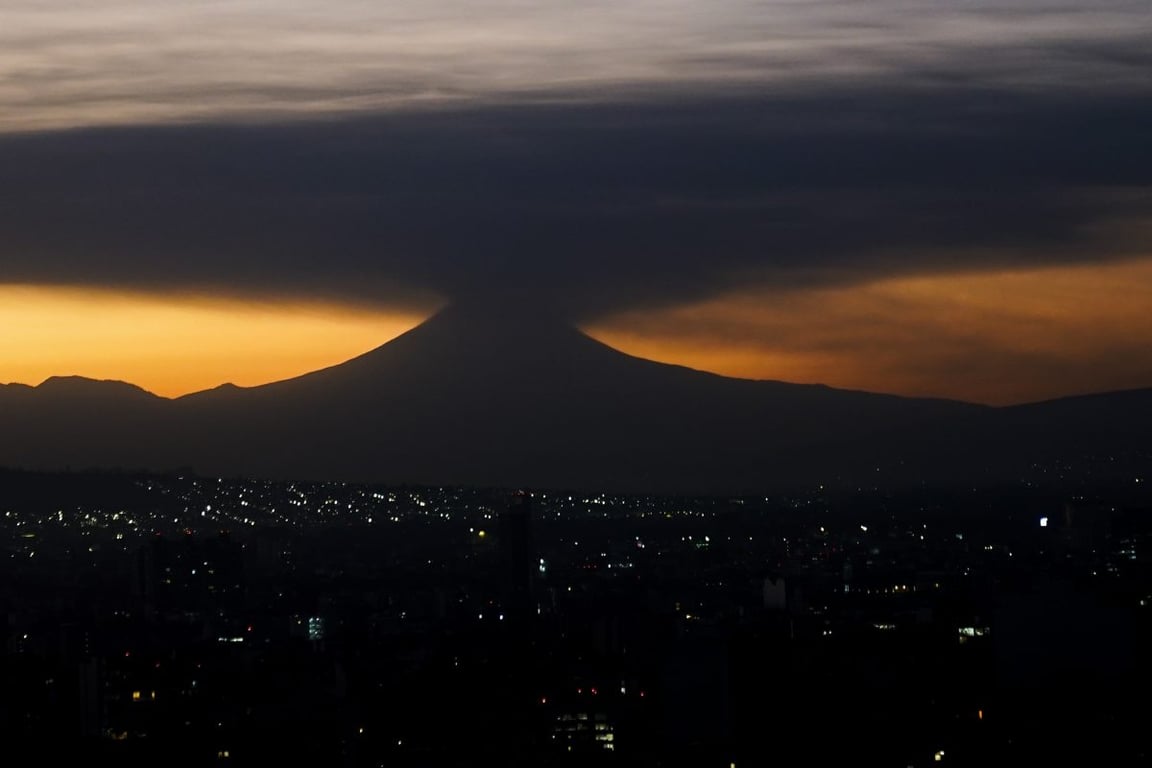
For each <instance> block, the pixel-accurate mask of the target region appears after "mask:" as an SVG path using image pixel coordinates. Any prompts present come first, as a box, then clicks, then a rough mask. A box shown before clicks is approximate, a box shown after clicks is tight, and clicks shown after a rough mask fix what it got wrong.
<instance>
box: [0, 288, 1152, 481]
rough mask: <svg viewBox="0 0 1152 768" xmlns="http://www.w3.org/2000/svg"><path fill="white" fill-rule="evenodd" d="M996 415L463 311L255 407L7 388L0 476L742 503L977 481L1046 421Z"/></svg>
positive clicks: (232, 398)
mask: <svg viewBox="0 0 1152 768" xmlns="http://www.w3.org/2000/svg"><path fill="white" fill-rule="evenodd" d="M1137 399H1138V401H1139V403H1141V404H1144V403H1146V401H1147V400H1148V398H1147V397H1146V394H1142V395H1140V397H1138V398H1137ZM1064 408H1065V410H1068V408H1069V406H1067V405H1065V406H1064ZM1010 410H1011V409H993V408H988V407H984V406H978V405H972V404H968V403H960V402H955V401H947V400H931V399H914V398H903V397H897V396H892V395H880V394H872V393H865V392H854V391H847V390H838V389H833V388H829V387H825V386H820V385H801V384H789V383H783V382H775V381H750V380H743V379H732V378H726V377H722V376H717V375H714V374H710V373H705V372H701V371H696V370H692V369H688V368H684V367H680V366H675V365H667V364H663V363H656V362H652V361H649V360H644V359H640V358H637V357H633V356H630V355H627V354H624V353H622V352H619V351H617V350H615V349H612V348H611V347H609V346H607V345H605V344H602V343H600V342H598V341H596V340H594V339H592V338H590V337H588V336H586V335H585V334H583V333H581V332H580V331H579V330H577V329H576V328H574V327H572V326H570V325H568V324H566V323H564V322H562V321H558V320H556V319H554V318H551V317H549V316H547V315H546V314H544V313H539V312H533V311H530V310H528V309H525V308H521V307H519V306H518V305H516V304H515V303H505V304H501V305H493V304H491V303H489V304H458V305H453V306H450V307H448V308H447V309H444V310H442V311H441V312H439V313H438V314H436V315H435V316H433V317H432V318H430V319H429V320H427V321H426V322H424V323H423V324H421V325H420V326H418V327H416V328H414V329H412V330H411V331H409V332H407V333H405V334H403V335H401V336H399V337H397V338H395V339H393V340H392V341H390V342H388V343H386V344H384V345H382V346H380V347H378V348H376V349H374V350H372V351H370V352H367V353H366V354H364V355H361V356H359V357H356V358H354V359H352V360H349V361H347V362H345V363H342V364H340V365H336V366H333V367H331V368H326V369H323V370H320V371H316V372H313V373H309V374H306V375H304V376H300V377H297V378H293V379H288V380H285V381H280V382H275V383H272V384H266V385H262V386H257V387H249V388H244V387H236V386H232V385H225V386H222V387H218V388H216V389H212V390H208V391H205V392H200V393H196V394H193V395H188V396H186V397H182V398H178V399H176V400H166V399H164V398H158V397H154V396H150V395H148V394H147V393H144V392H142V391H141V390H139V389H137V388H135V387H132V386H130V385H126V384H122V383H113V382H93V381H90V380H84V379H67V380H60V379H57V380H50V382H46V383H45V384H43V385H41V386H40V387H36V388H31V387H20V386H17V385H10V386H8V387H5V388H2V389H0V428H3V429H4V431H5V434H6V435H8V436H10V438H9V439H6V440H4V442H3V444H2V445H0V464H6V465H9V466H13V465H14V466H33V467H39V468H49V467H60V466H64V465H69V466H73V467H89V466H101V467H109V466H118V467H125V468H146V469H160V470H163V469H168V468H172V467H192V468H193V469H195V470H196V471H199V472H202V473H205V474H216V475H230V476H231V475H246V476H262V477H271V478H296V479H336V480H355V481H380V482H393V483H401V482H405V483H425V484H462V485H495V486H532V487H553V488H564V487H568V488H572V487H596V488H603V489H609V490H635V491H686V492H688V491H691V492H724V493H739V492H747V491H759V490H764V489H769V488H775V487H782V486H788V485H796V484H805V485H807V484H812V483H820V484H831V485H854V484H859V483H862V482H868V483H874V482H876V481H877V475H880V476H881V477H880V480H881V481H899V482H916V483H918V482H924V481H927V480H935V479H939V478H940V477H941V476H942V475H948V474H960V473H968V474H969V475H971V473H972V472H974V471H981V472H985V471H987V466H985V465H987V464H988V463H989V462H991V461H993V458H994V454H995V453H996V451H995V450H993V448H999V449H1000V450H1002V451H1007V450H1009V447H1010V446H1009V444H1011V446H1013V447H1012V450H1017V449H1018V446H1017V443H1014V442H1013V441H1006V440H1004V439H1002V438H1003V437H1004V433H1008V432H1011V433H1012V434H1014V435H1015V434H1016V433H1017V432H1019V430H1018V429H1017V428H1016V427H1015V426H1012V425H1009V422H1010V421H1011V422H1012V424H1013V425H1015V424H1018V423H1023V422H1021V419H1023V420H1024V421H1028V422H1029V423H1032V422H1038V423H1040V424H1046V421H1045V418H1044V415H1043V409H1041V412H1037V411H1035V410H1033V411H1020V413H1021V414H1025V416H1013V417H1011V418H1008V417H1007V416H1006V415H1005V414H1006V413H1007V412H1008V411H1010ZM1072 410H1073V411H1075V410H1076V408H1074V407H1073V408H1072ZM1081 410H1083V409H1081ZM1145 410H1147V409H1146V408H1145ZM1070 418H1071V417H1070ZM1029 420H1030V421H1029ZM1072 420H1073V421H1074V420H1075V419H1072ZM1098 422H1099V419H1096V420H1095V421H1094V422H1093V423H1098ZM1000 425H1005V426H1000ZM1034 426H1035V425H1034ZM1016 436H1017V437H1018V435H1016ZM1017 442H1018V441H1017ZM981 444H983V447H981ZM978 464H979V465H980V467H977V465H978Z"/></svg>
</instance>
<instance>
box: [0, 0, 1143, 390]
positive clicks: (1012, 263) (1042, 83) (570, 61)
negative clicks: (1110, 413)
mask: <svg viewBox="0 0 1152 768" xmlns="http://www.w3.org/2000/svg"><path fill="white" fill-rule="evenodd" d="M5 5H7V4H5ZM370 5H371V4H359V3H350V2H349V3H335V4H329V5H328V6H326V7H324V8H321V7H320V6H319V5H318V4H312V3H303V2H289V3H284V4H272V3H261V2H254V1H249V2H240V3H236V4H234V5H233V6H230V10H228V11H227V12H225V11H224V10H223V6H220V7H217V6H213V5H212V4H206V5H205V6H203V7H199V6H196V7H191V8H189V7H183V5H182V4H174V3H173V4H169V3H162V4H157V5H156V7H155V8H151V10H146V9H136V8H134V7H133V6H134V4H128V3H124V4H121V3H111V4H100V3H89V2H66V3H61V4H59V7H57V4H53V9H51V10H45V9H43V8H37V4H32V3H15V4H13V8H12V9H11V14H10V15H9V18H11V19H12V20H13V22H14V23H12V24H11V25H6V27H7V29H6V31H0V47H3V49H4V50H5V51H6V53H4V54H0V63H4V62H6V63H7V69H8V76H7V77H6V78H5V79H4V80H0V169H3V170H2V172H0V173H2V175H0V179H2V183H0V195H2V196H3V201H4V204H3V205H2V206H0V231H2V232H4V245H3V249H2V250H0V259H2V261H0V267H2V273H0V283H8V284H30V285H46V286H47V285H67V286H80V287H95V286H98V287H102V288H110V289H117V290H121V289H131V290H139V291H144V292H149V293H156V292H160V293H168V292H175V293H180V292H187V291H190V290H191V291H197V292H200V293H208V294H219V295H230V296H240V297H245V296H254V297H255V296H264V297H274V298H276V299H287V300H296V299H309V300H316V299H321V300H332V301H336V302H354V303H358V304H369V305H379V306H388V307H408V306H416V307H426V306H429V304H430V302H434V301H435V300H437V299H438V298H439V299H443V298H452V297H461V296H474V295H481V296H496V297H512V298H515V299H516V300H521V301H530V302H535V303H538V304H540V305H541V306H544V307H547V308H549V309H550V310H553V311H558V312H561V313H563V314H565V315H568V316H570V317H571V318H572V319H574V320H577V321H579V322H582V323H584V324H586V325H593V326H595V325H596V324H598V323H599V324H600V326H602V327H604V328H608V329H609V331H611V330H612V328H614V329H615V331H616V332H617V333H618V334H624V335H628V334H631V335H632V336H633V337H635V338H633V340H634V341H636V339H637V338H638V337H637V336H636V334H641V331H642V330H643V334H647V336H646V338H647V339H648V341H649V342H652V343H655V341H656V340H657V337H659V338H662V339H664V340H665V341H669V340H676V339H679V340H680V341H679V342H678V343H679V346H680V347H681V348H682V347H684V345H685V344H686V343H687V342H686V341H685V339H687V338H689V336H691V337H692V338H694V339H696V341H697V342H700V343H706V339H701V338H700V327H701V325H700V322H699V318H698V317H697V319H696V320H693V321H691V323H690V324H691V325H692V327H691V328H686V327H684V325H685V322H686V321H684V319H683V318H682V317H681V318H680V319H679V320H677V318H676V317H675V312H676V311H678V310H679V309H682V308H685V307H694V306H710V307H712V308H713V310H715V308H716V307H718V306H721V305H722V304H723V302H725V301H726V300H728V298H729V297H736V299H733V301H734V302H735V303H741V302H742V303H741V306H743V307H744V309H742V310H741V312H740V313H737V314H734V315H732V316H731V317H727V318H726V319H725V321H724V322H723V323H715V322H714V323H713V324H712V326H713V327H714V328H716V329H717V331H716V332H717V333H718V334H720V335H722V336H723V339H718V340H720V341H726V342H733V343H735V341H740V340H741V337H742V338H743V341H741V343H742V344H743V347H742V348H743V349H744V350H745V351H746V352H749V351H751V350H752V349H753V348H754V347H756V345H757V344H760V345H761V346H763V344H764V340H763V339H757V338H756V331H755V329H756V328H757V327H760V326H758V324H757V323H756V322H753V321H751V320H749V319H748V315H749V313H748V310H747V307H748V306H749V297H750V296H751V297H759V298H758V300H759V301H761V302H763V303H764V304H774V303H778V301H779V299H780V297H782V296H788V297H790V298H789V299H788V300H789V301H793V302H795V301H796V297H797V296H802V295H807V296H817V295H837V296H844V295H845V294H843V293H842V292H843V291H846V290H851V289H853V288H856V287H859V288H861V289H866V288H867V287H869V286H875V285H877V284H886V285H887V284H891V283H892V281H900V280H905V279H921V278H923V279H932V280H937V281H941V280H948V279H952V278H956V279H968V278H972V277H973V276H995V275H998V274H1002V273H1005V272H1011V273H1012V274H1014V275H1017V276H1018V275H1020V274H1021V273H1023V274H1030V273H1033V272H1035V273H1036V275H1037V283H1038V284H1039V283H1043V282H1044V280H1045V279H1046V277H1045V276H1046V275H1050V273H1051V270H1054V269H1055V270H1061V269H1073V270H1075V269H1085V270H1089V271H1091V270H1094V269H1096V268H1105V267H1107V268H1109V269H1113V270H1115V269H1121V270H1122V269H1125V268H1127V267H1128V266H1131V267H1132V269H1134V270H1135V271H1134V272H1132V278H1131V280H1132V289H1133V291H1134V292H1135V295H1136V296H1138V297H1141V298H1144V297H1148V298H1152V286H1148V285H1146V284H1145V283H1146V280H1145V279H1144V277H1143V276H1144V275H1145V273H1146V271H1145V270H1144V267H1145V265H1146V262H1147V259H1149V258H1152V191H1150V190H1152V187H1150V183H1152V142H1149V140H1148V137H1149V136H1152V99H1150V98H1149V96H1152V93H1150V91H1152V47H1150V46H1148V45H1147V43H1148V40H1149V39H1152V34H1150V33H1152V15H1150V14H1152V11H1149V9H1148V6H1147V4H1146V3H1143V2H1118V1H1115V0H1110V1H1109V2H1104V3H1100V4H1093V5H1092V6H1091V9H1088V8H1086V7H1082V4H1080V5H1078V4H1072V3H1063V2H1054V1H1051V0H1033V1H1030V2H1024V1H1022V0H1015V1H1014V2H1012V1H1010V2H998V3H992V2H979V1H978V2H970V3H939V2H934V3H926V2H898V1H896V0H863V1H862V2H854V3H839V2H814V1H811V0H802V1H799V2H730V1H722V2H718V3H715V4H709V8H708V9H707V12H704V10H703V9H701V8H699V7H698V6H699V5H700V4H695V3H681V2H637V1H633V2H621V3H616V4H608V3H605V4H598V3H592V4H589V5H587V6H586V7H584V8H583V10H581V11H579V12H578V11H577V10H574V9H573V8H571V7H570V5H571V4H561V3H552V2H508V1H504V2H489V3H476V4H455V3H447V4H444V5H443V6H442V7H441V6H439V5H438V6H437V7H436V8H435V9H429V8H427V7H426V6H425V5H423V4H415V3H412V4H409V3H399V4H395V6H394V7H391V8H389V9H374V8H370V7H368V6H370ZM389 5H392V4H389ZM1061 274H1063V273H1061ZM1085 274H1089V275H1090V274H1091V273H1090V272H1087V273H1085ZM1105 282H1107V284H1108V285H1111V284H1112V283H1111V282H1109V281H1105ZM1028 284H1029V283H1028V281H1027V280H1024V281H1023V282H1016V283H1013V285H1014V288H1013V291H1014V292H1015V294H1014V295H1019V293H1020V291H1021V286H1027V285H1028ZM1084 285H1085V290H1086V291H1089V290H1096V291H1097V292H1099V291H1101V290H1104V289H1103V288H1100V287H1096V288H1092V287H1091V286H1092V285H1093V281H1092V279H1091V278H1090V277H1089V279H1086V280H1085V281H1084ZM1025 290H1026V289H1025ZM820 291H832V292H841V293H834V294H818V293H813V292H820ZM1038 291H1039V289H1038ZM1051 293H1052V291H1051V290H1048V289H1045V290H1042V291H1039V292H1038V293H1037V295H1036V296H1020V298H1021V300H1022V301H1023V302H1024V303H1025V304H1036V305H1037V306H1038V304H1037V302H1038V301H1039V300H1040V298H1041V294H1043V295H1044V296H1048V295H1049V294H1051ZM1002 298H1003V300H1004V301H1005V302H1009V303H1010V302H1011V301H1013V295H1008V296H1004V297H1002ZM1105 298H1106V297H1104V296H1102V295H1096V294H1094V295H1092V296H1088V297H1087V305H1091V306H1098V305H1100V304H1101V302H1102V301H1104V300H1105ZM1046 300H1048V299H1045V301H1046ZM717 302H719V304H718V303H717ZM735 303H734V304H733V306H735ZM753 303H755V302H753ZM1040 303H1043V302H1042V301H1041V302H1040ZM1088 309H1090V307H1089V308H1086V312H1085V316H1084V318H1083V321H1082V322H1083V324H1084V325H1085V327H1087V326H1090V325H1091V324H1092V323H1093V322H1096V320H1094V317H1095V315H1093V314H1092V312H1091V311H1088ZM796 311H800V310H799V308H797V309H796ZM807 311H811V308H809V310H807ZM869 311H870V312H872V313H874V314H876V313H879V315H882V314H883V310H881V309H873V310H869ZM895 311H896V310H895V309H894V310H893V312H895ZM973 311H975V310H973ZM645 312H647V313H648V314H647V315H645V314H643V313H645ZM661 313H664V314H661ZM712 314H713V315H714V314H715V312H713V313H712ZM879 315H878V317H877V320H878V321H882V322H881V324H884V322H887V321H889V320H893V319H898V317H899V316H898V315H893V316H892V318H888V317H884V316H879ZM613 318H615V320H614V319H613ZM621 318H628V320H627V321H625V320H623V319H621ZM740 318H744V319H745V321H740ZM906 322H908V323H915V322H917V320H916V318H915V316H914V314H913V315H909V316H908V317H907V318H906ZM1064 322H1065V323H1066V324H1067V320H1065V321H1064ZM962 324H963V323H962ZM1105 325H1107V324H1105ZM1062 327H1063V326H1061V328H1062ZM1071 327H1076V326H1075V323H1074V322H1073V324H1072V326H1071ZM689 331H691V333H689ZM984 332H986V331H982V333H984ZM1058 332H1061V333H1063V332H1065V331H1062V330H1061V331H1058ZM791 333H795V330H794V329H793V331H791ZM1101 333H1104V334H1111V333H1112V331H1111V330H1110V327H1108V328H1105V327H1104V326H1101ZM643 334H641V335H643ZM802 335H803V334H801V336H802ZM734 340H735V341H734ZM1149 341H1152V337H1150V338H1141V339H1139V340H1137V346H1136V349H1139V348H1140V346H1139V345H1140V344H1143V345H1147V344H1148V342H1149ZM749 345H752V346H751V347H750V346H749ZM657 346H658V345H657ZM793 346H795V345H793ZM921 346H922V345H921ZM976 346H977V347H978V346H979V345H976ZM770 352H771V350H768V352H766V354H767V353H770ZM985 352H987V350H985ZM910 354H914V353H913V352H910ZM974 354H977V355H978V354H979V350H978V349H975V348H974ZM1114 354H1115V356H1116V357H1117V365H1119V364H1120V362H1122V361H1119V358H1126V357H1130V356H1131V354H1132V345H1131V344H1129V345H1128V346H1126V347H1125V348H1124V349H1123V350H1119V349H1118V350H1117V351H1115V353H1114ZM770 356H771V355H770V354H769V357H770ZM1067 358H1068V360H1067V362H1068V365H1079V366H1083V365H1084V364H1085V362H1084V360H1083V359H1080V358H1077V357H1076V356H1075V355H1073V354H1071V353H1069V355H1068V356H1067ZM1100 364H1101V363H1100V361H1096V362H1095V363H1093V365H1096V366H1099V365H1100ZM849 367H850V366H849ZM1104 367H1105V368H1107V367H1108V366H1107V365H1105V366H1104ZM946 368H947V366H945V367H944V368H941V369H940V370H939V371H938V372H937V373H938V374H939V375H941V376H942V375H945V374H946V373H947V371H946V370H945V369H946ZM766 370H767V372H768V373H769V374H770V373H771V368H770V367H768V368H767V369H766ZM1117 370H1119V369H1117ZM1125 370H1126V371H1127V372H1126V373H1125V374H1124V376H1121V377H1120V379H1117V380H1122V381H1129V380H1130V379H1131V378H1132V377H1133V376H1135V377H1136V379H1139V377H1140V376H1142V375H1143V373H1141V372H1140V371H1136V372H1135V373H1133V371H1131V370H1130V366H1129V369H1125ZM1141 370H1143V369H1141ZM1150 373H1152V372H1150ZM933 375H937V374H933ZM1036 375H1041V374H1036ZM1043 375H1044V376H1048V375H1049V374H1043ZM1125 376H1126V377H1128V378H1124V377H1125ZM3 378H4V377H3V372H2V371H0V379H3ZM780 378H785V377H784V376H780ZM929 378H931V377H929ZM1109 381H1112V380H1111V379H1107V377H1105V378H1104V379H1102V380H1101V383H1100V384H1098V385H1097V384H1093V383H1091V382H1088V383H1082V384H1077V385H1076V386H1077V387H1079V388H1081V389H1084V388H1087V389H1092V388H1096V387H1104V386H1109V384H1108V383H1107V382H1109ZM1147 383H1148V384H1152V380H1149V381H1148V382H1147ZM880 386H881V387H883V384H882V383H881V384H880ZM928 386H929V388H930V385H928ZM889 388H890V389H893V388H896V389H898V388H899V387H889ZM981 396H982V397H984V398H985V399H996V396H995V395H994V394H993V395H987V394H985V395H981ZM1005 397H1006V398H1007V399H1011V397H1012V396H1011V395H1006V396H1005ZM1001 399H1004V398H1001Z"/></svg>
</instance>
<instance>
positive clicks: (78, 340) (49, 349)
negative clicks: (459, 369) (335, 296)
mask: <svg viewBox="0 0 1152 768" xmlns="http://www.w3.org/2000/svg"><path fill="white" fill-rule="evenodd" d="M422 319H423V315H422V314H412V313H411V311H410V310H403V311H400V310H375V311H374V310H369V309H364V308H362V307H344V306H338V305H335V304H321V303H302V302H292V303H288V302H270V301H255V302H250V301H240V300H238V299H231V300H216V299H205V298H203V297H194V296H192V297H189V296H149V295H139V294H123V293H115V292H109V291H85V290H79V289H72V288H55V287H38V286H12V285H8V286H2V285H0V328H2V329H3V330H2V331H0V382H14V381H16V382H23V383H28V384H38V383H40V382H41V381H43V380H44V379H45V378H47V377H49V376H53V375H72V374H75V375H81V376H88V377H91V378H97V379H120V380H123V381H130V382H132V383H133V384H137V385H139V386H141V387H144V388H145V389H147V390H149V391H151V392H155V393H156V394H159V395H165V396H169V397H171V396H175V395H181V394H186V393H188V392H194V391H197V390H201V389H207V388H209V387H214V386H216V385H218V384H222V383H224V382H232V383H234V384H240V385H252V384H262V383H265V382H269V381H276V380H279V379H283V378H288V377H290V376H297V375H299V374H302V373H307V372H308V371H312V370H315V369H317V368H322V367H324V366H328V365H334V364H336V363H339V362H342V361H344V360H347V359H348V358H351V357H354V356H356V355H358V354H361V353H362V352H366V351H368V350H369V349H372V348H373V347H376V346H378V345H380V344H381V343H383V342H384V341H387V340H388V339H390V338H392V337H394V336H396V335H398V334H400V333H403V332H404V331H406V330H407V329H409V328H411V327H412V326H414V325H416V324H417V323H419V322H420V320H422Z"/></svg>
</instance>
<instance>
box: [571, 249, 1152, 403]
mask: <svg viewBox="0 0 1152 768" xmlns="http://www.w3.org/2000/svg"><path fill="white" fill-rule="evenodd" d="M1149 307H1152V259H1145V260H1141V261H1134V262H1128V263H1118V264H1111V265H1106V266H1095V265H1093V266H1077V267H1051V268H1046V269H1038V270H1030V271H1014V272H998V273H985V274H971V275H939V276H933V277H906V278H899V279H890V280H881V281H878V282H874V283H871V284H868V285H863V286H852V287H848V288H827V289H820V290H812V291H791V292H771V291H762V292H751V291H750V292H747V293H742V294H738V295H734V296H724V297H720V298H717V299H713V300H710V301H706V302H702V303H699V304H694V305H690V306H681V307H677V308H675V309H670V310H663V311H656V312H632V313H626V314H623V315H618V316H616V317H614V318H611V319H606V320H604V321H602V322H599V323H596V324H594V325H592V326H590V327H589V328H588V330H589V332H590V333H592V334H593V335H594V336H596V337H597V338H599V339H601V340H602V341H604V342H606V343H608V344H611V345H613V346H615V347H617V348H619V349H622V350H624V351H627V352H630V353H632V354H636V355H639V356H641V357H649V358H653V359H658V360H664V361H668V362H676V363H680V364H683V365H688V366H691V367H693V368H699V369H703V370H708V371H713V372H716V373H722V374H726V375H729V376H739V377H743V378H751V379H778V380H783V381H795V382H810V383H821V384H828V385H831V386H836V387H843V388H850V389H865V390H871V391H877V392H890V393H895V394H902V395H919V396H933V397H949V398H957V399H963V400H971V401H975V402H983V403H992V404H1008V403H1017V402H1028V401H1034V400H1041V399H1045V398H1053V397H1060V396H1064V395H1068V394H1074V393H1089V392H1099V391H1105V390H1110V389H1126V388H1135V387H1141V386H1146V385H1147V383H1148V382H1149V381H1152V354H1149V351H1150V350H1152V313H1150V312H1149V311H1148V308H1149Z"/></svg>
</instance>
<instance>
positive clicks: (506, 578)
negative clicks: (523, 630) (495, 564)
mask: <svg viewBox="0 0 1152 768" xmlns="http://www.w3.org/2000/svg"><path fill="white" fill-rule="evenodd" d="M499 525H500V531H499V533H500V535H499V547H500V551H499V556H500V577H501V591H502V592H503V595H502V597H503V603H504V608H505V613H506V614H507V616H508V619H509V620H510V621H513V622H518V623H525V622H527V621H529V620H530V619H531V617H532V616H534V615H535V613H536V603H535V600H534V599H533V589H532V586H533V574H534V572H535V571H536V570H537V568H538V561H537V559H536V557H535V549H534V548H533V545H532V495H531V494H530V493H528V492H527V491H518V492H516V493H515V494H514V495H513V496H512V499H511V500H510V502H509V504H508V508H507V509H506V510H505V511H504V513H503V514H501V515H500V523H499Z"/></svg>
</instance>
